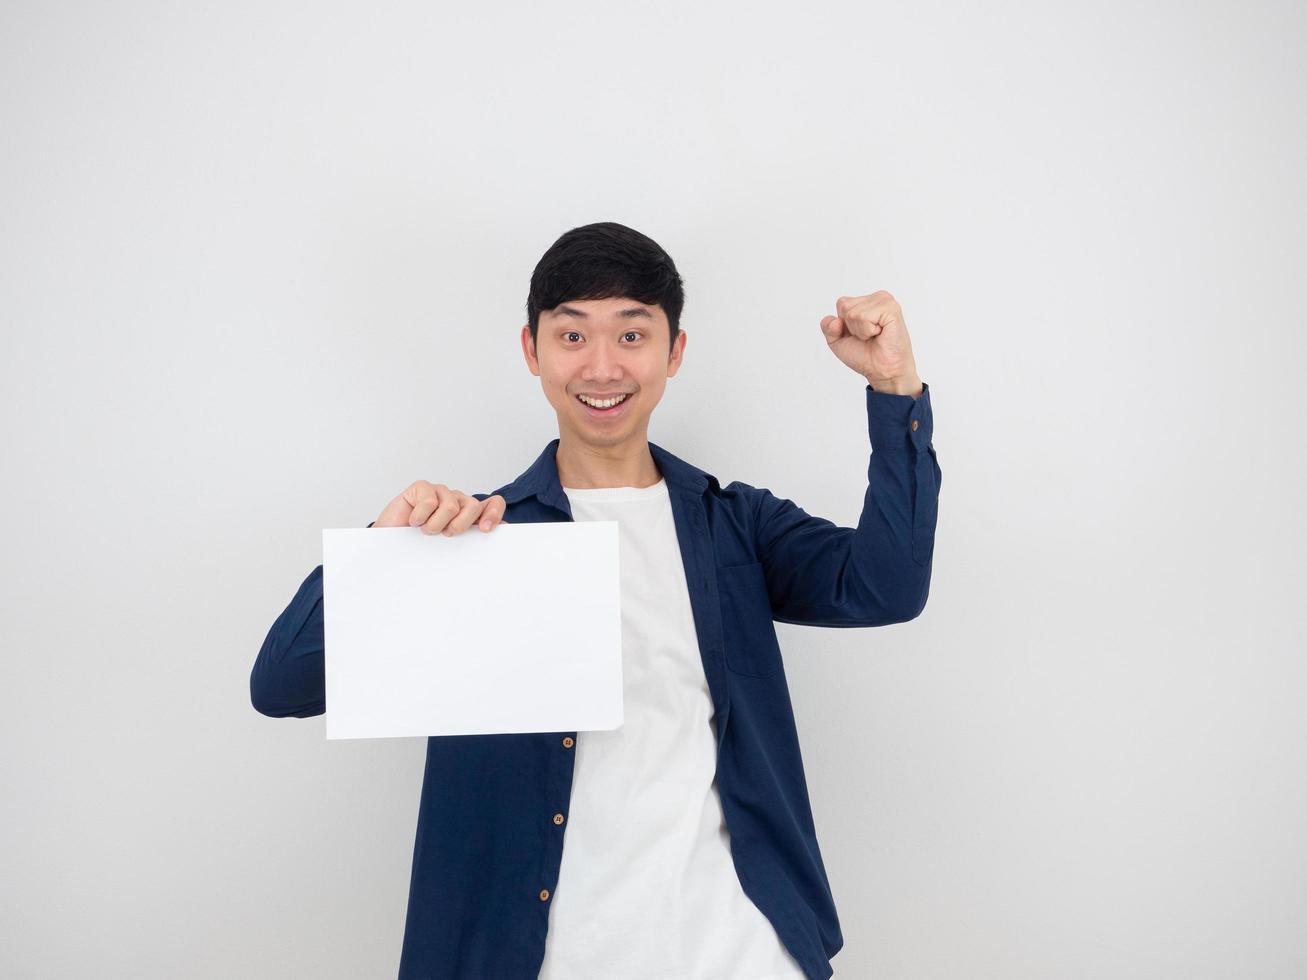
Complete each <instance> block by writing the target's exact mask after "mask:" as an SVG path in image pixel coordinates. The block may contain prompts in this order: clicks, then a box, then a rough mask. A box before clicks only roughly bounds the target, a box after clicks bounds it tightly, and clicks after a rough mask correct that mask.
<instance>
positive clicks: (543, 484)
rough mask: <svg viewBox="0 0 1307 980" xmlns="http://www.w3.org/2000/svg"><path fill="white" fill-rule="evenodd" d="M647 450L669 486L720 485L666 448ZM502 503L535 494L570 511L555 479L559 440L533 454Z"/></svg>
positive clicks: (695, 489) (699, 488)
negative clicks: (531, 460) (534, 455)
mask: <svg viewBox="0 0 1307 980" xmlns="http://www.w3.org/2000/svg"><path fill="white" fill-rule="evenodd" d="M649 453H650V455H651V456H653V460H654V463H656V464H657V466H658V470H659V472H661V473H662V475H663V479H665V480H666V481H667V486H668V488H669V489H676V490H681V491H684V492H687V493H691V494H693V495H695V496H699V495H700V494H702V493H703V492H704V490H706V489H707V487H708V485H709V484H712V486H713V488H714V489H715V490H720V489H721V485H720V484H719V483H718V482H717V478H716V477H715V476H713V475H712V474H711V473H708V472H706V471H704V470H701V469H699V468H698V467H697V466H691V465H690V464H689V463H687V462H685V460H683V459H680V458H679V457H677V456H673V455H672V454H671V453H669V452H668V451H667V450H666V449H663V448H662V447H661V446H657V445H655V444H654V443H652V442H651V443H649ZM499 492H500V494H501V495H502V496H503V498H504V503H505V504H514V503H517V501H519V500H522V499H524V498H526V497H531V496H534V497H537V498H538V499H539V500H540V501H541V502H542V503H546V504H549V505H550V506H553V507H557V508H559V509H560V510H565V511H568V512H569V513H570V512H571V508H570V507H568V506H567V505H566V502H565V500H564V494H563V487H562V484H561V483H560V482H559V479H558V440H557V439H554V440H552V441H551V442H550V443H549V445H547V446H545V448H544V450H543V451H542V452H541V453H540V455H539V456H537V457H536V461H535V462H534V463H532V464H531V465H530V466H529V467H527V469H526V471H525V472H524V473H522V475H521V476H519V477H518V478H517V479H516V480H514V481H513V482H512V483H510V484H508V486H506V487H504V489H503V490H501V491H499Z"/></svg>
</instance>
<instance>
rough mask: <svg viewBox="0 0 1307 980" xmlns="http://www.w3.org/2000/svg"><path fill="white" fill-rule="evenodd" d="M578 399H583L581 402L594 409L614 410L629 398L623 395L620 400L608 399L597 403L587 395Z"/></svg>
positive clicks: (579, 396)
mask: <svg viewBox="0 0 1307 980" xmlns="http://www.w3.org/2000/svg"><path fill="white" fill-rule="evenodd" d="M576 397H577V398H579V399H581V401H583V402H585V403H586V404H587V405H590V406H591V407H593V408H612V407H613V406H614V405H618V404H621V403H622V402H624V401H626V399H627V397H628V396H627V395H621V396H620V397H618V398H606V399H604V400H603V401H596V400H595V399H593V398H587V397H586V396H585V395H577V396H576Z"/></svg>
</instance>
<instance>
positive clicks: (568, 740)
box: [563, 735, 576, 749]
mask: <svg viewBox="0 0 1307 980" xmlns="http://www.w3.org/2000/svg"><path fill="white" fill-rule="evenodd" d="M575 744H576V743H575V742H573V741H572V736H571V735H565V736H563V748H565V749H570V748H571V747H572V746H573V745H575Z"/></svg>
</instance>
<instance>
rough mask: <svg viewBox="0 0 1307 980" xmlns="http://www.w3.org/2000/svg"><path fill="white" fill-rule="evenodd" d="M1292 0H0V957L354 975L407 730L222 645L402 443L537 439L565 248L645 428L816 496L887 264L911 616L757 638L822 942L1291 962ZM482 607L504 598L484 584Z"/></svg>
mask: <svg viewBox="0 0 1307 980" xmlns="http://www.w3.org/2000/svg"><path fill="white" fill-rule="evenodd" d="M1304 26H1305V18H1304V14H1303V8H1302V7H1301V5H1299V4H1295V3H1276V4H1271V3H1261V4H1251V5H1250V4H1247V3H1245V4H1240V5H1235V4H1234V3H1226V4H1217V3H1200V4H1181V3H1166V4H1163V3H1144V4H1139V3H1130V4H1126V3H1120V2H1113V3H1107V4H1101V3H1100V4H1089V5H1086V4H1077V5H1072V4H1054V5H1050V4H1039V3H1034V2H1028V3H1013V2H1000V3H997V4H994V3H991V4H983V5H977V4H966V3H961V2H956V3H952V4H940V3H914V4H902V3H895V4H870V5H868V4H853V3H847V4H834V3H804V4H800V5H785V6H784V7H781V6H776V7H767V6H763V7H759V6H756V5H745V4H742V3H741V4H731V5H705V4H702V3H673V2H660V3H656V4H599V3H589V2H587V3H569V4H566V5H564V4H543V5H542V4H538V3H532V4H527V3H517V4H514V3H498V4H494V5H491V6H489V7H485V8H484V10H480V9H477V8H476V7H475V5H469V4H460V5H454V4H417V3H410V4H397V3H390V4H376V3H371V4H366V5H365V4H358V5H355V6H349V5H346V4H343V3H338V2H317V3H299V4H287V3H280V4H278V3H272V4H269V3H243V2H228V3H223V4H175V3H172V4H169V3H146V2H123V3H117V4H90V3H82V4H71V3H63V4H58V3H54V4H51V3H40V4H38V3H14V2H10V3H7V4H6V5H5V6H4V8H3V10H2V11H0V134H3V136H2V139H3V148H4V150H3V154H2V155H0V178H2V179H0V325H2V327H3V348H2V349H0V399H2V402H0V403H2V404H3V420H2V423H0V424H2V426H3V428H2V429H0V435H2V437H3V446H2V447H0V448H2V449H3V455H2V456H0V458H2V459H3V461H4V463H3V465H4V479H3V481H0V506H3V513H4V515H5V518H6V537H5V545H4V548H3V549H0V573H2V575H3V578H2V580H0V594H2V595H3V602H2V603H0V616H2V618H0V643H2V657H0V753H2V755H0V764H2V765H3V782H4V785H3V796H2V797H0V799H2V800H3V802H0V808H2V809H0V842H2V843H0V848H2V850H0V862H2V863H0V880H2V881H3V882H4V886H3V888H0V933H2V935H0V974H3V975H5V976H10V977H27V978H47V977H82V976H96V977H105V978H117V977H124V978H125V977H132V978H156V977H157V978H172V977H178V976H186V977H203V978H207V977H214V978H217V977H224V978H225V977H236V976H239V977H244V978H264V977H266V978H280V977H315V978H317V977H321V978H359V977H383V976H391V975H393V974H394V971H395V969H396V966H397V964H398V958H399V950H400V939H401V935H402V930H403V925H404V912H405V905H406V899H407V892H408V884H409V862H410V858H411V854H412V844H413V832H414V825H415V820H416V814H417V799H418V791H419V786H420V779H421V774H422V761H423V743H422V741H421V740H420V739H405V740H388V739H387V740H368V741H362V742H352V743H338V742H332V743H328V742H326V741H325V740H324V738H323V719H322V718H316V719H311V720H272V719H268V718H264V717H262V716H260V715H258V714H256V713H255V711H254V709H253V708H252V707H251V706H250V703H249V694H248V687H247V684H248V675H249V670H250V667H251V665H252V663H253V661H254V657H255V655H256V653H257V651H258V648H259V646H260V644H261V643H262V641H263V638H264V636H265V634H266V632H267V630H268V628H269V626H270V625H271V624H272V621H273V620H274V619H275V618H276V616H277V615H278V614H279V613H280V612H281V611H282V609H283V608H284V606H285V605H286V603H287V602H288V601H289V600H290V598H291V596H292V594H293V593H294V591H295V589H296V588H297V587H298V586H299V584H300V582H301V581H302V580H303V578H304V576H305V575H307V574H308V572H309V571H310V570H311V569H312V568H313V566H314V565H316V564H317V563H318V562H319V561H320V560H321V551H320V548H321V531H322V529H323V528H324V527H362V526H364V525H366V524H367V523H368V522H369V521H371V520H374V519H375V518H376V517H377V515H378V514H379V513H380V511H381V509H382V508H383V507H384V506H385V504H386V503H387V502H388V501H389V500H390V499H391V498H392V497H393V496H395V495H396V494H397V493H398V492H400V491H401V490H402V489H403V488H404V487H405V486H406V485H407V484H409V483H410V482H411V481H413V480H415V479H419V478H423V479H430V480H432V481H436V482H444V483H448V484H449V485H451V486H455V487H458V488H460V489H463V490H465V491H467V492H478V491H480V492H487V491H490V490H492V489H494V488H496V487H498V486H500V485H502V484H504V483H506V482H508V481H509V480H511V479H512V478H513V477H514V476H516V475H517V474H518V473H519V472H520V471H521V470H523V469H525V467H526V466H527V465H528V464H529V463H530V462H531V461H532V460H534V459H535V457H536V455H537V454H538V453H539V451H540V450H541V449H542V448H543V446H544V444H545V443H546V442H547V441H548V440H549V439H551V438H553V437H554V436H555V435H556V434H557V429H556V424H555V418H554V415H553V412H552V409H551V408H550V407H549V405H548V403H547V402H546V401H545V399H544V397H543V394H542V393H541V391H540V387H539V382H538V381H537V380H536V379H535V378H533V377H532V376H531V375H530V374H529V373H528V371H527V368H526V366H525V364H524V363H523V360H522V355H521V352H520V348H519V345H518V330H519V328H520V327H521V325H522V324H523V323H524V322H525V319H526V314H525V303H526V294H527V285H528V280H529V277H530V273H531V270H532V268H533V267H534V265H535V263H536V261H537V260H538V259H539V257H540V255H541V254H542V253H543V252H544V250H545V249H546V248H548V246H549V245H550V244H551V243H552V242H553V241H554V240H555V239H556V238H557V237H558V236H559V235H560V234H562V233H563V232H564V231H566V230H567V229H569V228H571V227H574V226H576V225H580V224H586V223H589V222H592V221H604V220H613V221H620V222H622V223H624V224H628V225H631V226H632V227H635V228H637V229H639V230H640V231H642V232H644V233H646V234H648V235H650V236H651V237H653V238H654V239H655V240H657V241H658V242H659V243H660V244H661V245H662V246H663V247H665V248H666V249H667V250H668V251H669V252H670V254H671V255H672V256H673V258H674V259H675V261H676V263H677V265H678V267H679V269H680V271H681V273H682V275H683V276H684V278H685V281H686V295H687V301H686V309H685V315H684V319H683V321H682V326H683V328H684V329H685V331H686V333H687V335H688V341H687V348H686V355H685V365H684V368H683V370H682V371H681V373H680V374H679V375H678V376H677V377H676V378H674V379H672V381H671V382H669V385H668V389H667V393H666V396H665V398H664V400H663V402H662V404H661V405H660V406H659V407H658V409H657V411H656V413H655V415H654V417H653V424H652V427H651V429H650V438H651V439H652V440H653V441H654V442H657V443H658V444H659V445H662V446H664V447H666V448H668V449H670V450H671V451H672V452H674V453H676V454H677V455H679V456H681V457H682V458H684V459H686V460H688V461H689V462H691V463H694V464H696V465H699V466H701V467H703V468H704V469H707V470H709V471H710V472H712V473H714V474H715V475H716V476H717V477H718V478H719V479H720V481H721V482H722V484H723V485H725V484H726V483H727V482H729V481H730V480H734V479H740V480H744V481H746V482H749V483H752V484H754V485H756V486H765V487H769V488H770V489H772V490H773V492H775V493H777V494H779V495H783V496H787V497H790V498H792V499H794V500H795V501H796V502H797V503H799V504H800V505H801V506H803V507H804V508H805V509H806V510H808V511H809V512H810V513H813V514H817V515H820V516H824V517H828V518H830V519H831V520H834V521H836V522H837V523H841V524H844V525H848V526H851V525H852V524H853V523H854V522H856V520H857V516H858V511H859V508H860V506H861V501H862V493H863V490H864V488H865V482H864V481H865V475H866V466H867V449H868V446H867V434H866V429H865V413H864V408H863V405H864V395H863V384H862V381H861V379H860V378H858V377H857V376H855V375H854V374H852V373H851V372H850V371H849V369H848V368H846V367H844V366H843V365H842V364H841V363H840V362H839V361H838V360H837V359H836V358H834V356H833V355H831V354H830V352H829V351H828V350H827V348H826V344H825V342H824V338H823V336H822V334H821V330H820V327H819V321H820V320H821V317H822V316H824V315H826V314H828V313H834V312H835V310H834V303H835V300H836V298H837V297H839V296H840V295H855V294H866V293H870V292H873V291H875V290H878V289H888V290H890V291H891V292H892V293H893V294H894V295H895V296H896V297H897V298H898V299H899V301H900V302H901V303H902V304H903V309H904V311H905V315H906V320H907V324H908V327H909V330H910V333H911V336H912V338H913V343H914V347H915V350H916V356H917V362H918V366H919V368H920V371H921V375H922V377H923V379H924V380H925V381H926V382H927V383H929V384H930V385H931V389H932V396H933V404H934V409H935V413H936V429H935V439H934V445H935V448H936V450H937V452H938V456H939V462H940V464H941V467H942V470H943V485H942V494H941V499H940V506H939V514H940V517H939V526H938V531H937V544H936V550H935V560H934V579H933V585H932V589H931V597H930V601H929V603H928V605H927V608H926V610H925V612H924V614H923V615H922V616H921V617H920V618H918V619H917V620H914V621H912V622H909V623H906V624H901V625H897V626H893V627H888V628H883V629H876V630H820V629H804V628H800V627H793V626H787V625H782V626H780V627H779V628H778V629H779V633H780V637H781V643H782V647H783V649H784V652H785V658H786V671H787V675H788V678H789V681H790V686H791V690H792V694H793V698H794V708H795V712H796V715H797V719H798V725H799V732H800V735H801V737H802V742H803V750H804V760H805V765H806V771H807V776H808V781H809V786H810V789H811V793H812V802H813V809H814V813H815V818H816V823H817V829H818V834H819V837H820V842H821V846H822V850H823V855H824V856H825V859H826V863H827V866H828V869H829V872H830V876H831V884H832V887H833V890H834V894H835V898H836V902H837V905H838V908H839V911H840V918H841V923H842V925H843V927H844V935H845V939H846V945H845V948H844V950H843V951H842V952H841V953H840V954H839V955H838V956H837V957H836V958H835V960H834V967H835V971H836V974H837V976H840V977H845V978H850V980H852V978H864V977H866V978H894V980H917V978H940V980H945V978H947V980H956V978H968V980H979V978H994V980H1062V978H1091V977H1092V978H1098V977H1103V978H1112V980H1133V978H1177V980H1180V978H1183V980H1205V978H1230V977H1240V978H1242V977H1257V978H1276V980H1278V978H1286V980H1287V978H1295V977H1302V976H1303V975H1304V973H1305V972H1307V930H1305V929H1304V928H1303V927H1304V922H1305V921H1307V920H1305V914H1307V887H1305V886H1307V855H1305V851H1304V835H1303V832H1302V828H1303V827H1304V825H1307V793H1305V792H1304V776H1303V774H1304V771H1307V766H1305V764H1307V749H1305V748H1304V746H1307V715H1305V714H1304V711H1303V708H1302V704H1303V694H1304V685H1305V683H1307V666H1305V665H1304V657H1303V652H1304V647H1305V646H1307V644H1305V643H1304V639H1305V636H1304V633H1305V630H1304V611H1303V610H1304V605H1303V602H1302V599H1301V596H1302V593H1303V589H1304V586H1305V585H1307V581H1305V579H1307V576H1305V574H1304V561H1303V546H1304V544H1305V543H1307V542H1305V540H1304V539H1305V538H1307V534H1304V522H1305V521H1304V515H1303V511H1302V506H1301V505H1302V502H1303V499H1304V496H1305V491H1307V480H1304V464H1303V455H1302V450H1301V447H1300V444H1299V439H1298V436H1299V431H1298V430H1299V429H1300V423H1301V421H1302V419H1303V418H1304V416H1305V415H1307V412H1305V409H1307V399H1305V398H1304V395H1303V389H1302V383H1301V378H1302V372H1303V367H1304V347H1305V346H1307V344H1305V342H1304V326H1305V324H1304V316H1303V298H1302V288H1303V269H1304V260H1307V254H1305V253H1307V247H1305V244H1304V227H1307V222H1305V221H1304V218H1307V214H1305V213H1304V212H1305V211H1307V208H1305V207H1304V204H1305V196H1307V194H1305V192H1304V187H1305V186H1307V185H1304V183H1303V180H1302V174H1303V173H1304V171H1305V170H1307V139H1305V138H1304V133H1303V129H1302V125H1301V118H1302V117H1301V110H1302V105H1303V103H1304V96H1305V95H1307V91H1305V89H1307V85H1304V69H1303V60H1302V52H1303V50H1304V42H1305V41H1307V38H1305V37H1304V35H1305V34H1307V31H1305V30H1304ZM505 602H506V604H511V597H508V596H506V597H505Z"/></svg>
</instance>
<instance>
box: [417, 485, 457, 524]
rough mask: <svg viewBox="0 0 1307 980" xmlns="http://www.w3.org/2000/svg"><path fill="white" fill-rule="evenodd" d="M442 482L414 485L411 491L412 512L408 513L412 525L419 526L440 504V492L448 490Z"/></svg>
mask: <svg viewBox="0 0 1307 980" xmlns="http://www.w3.org/2000/svg"><path fill="white" fill-rule="evenodd" d="M448 489H449V488H448V487H446V486H445V485H444V484H443V483H434V484H433V483H428V484H425V485H416V484H415V490H414V493H413V513H411V514H409V515H408V523H409V524H410V526H412V527H421V526H422V525H423V524H425V523H426V522H427V518H429V517H430V516H431V514H432V512H433V511H434V510H435V509H436V508H437V507H439V506H440V493H441V491H443V490H448Z"/></svg>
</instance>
